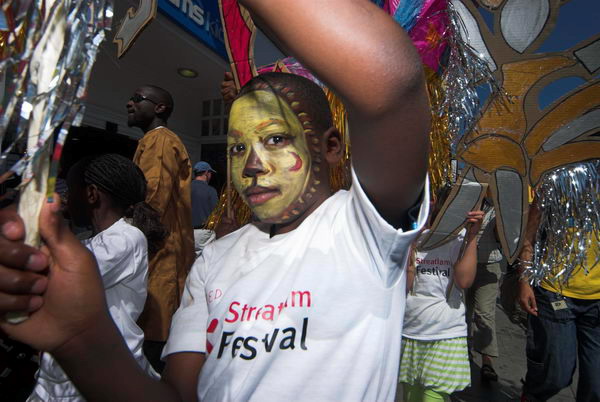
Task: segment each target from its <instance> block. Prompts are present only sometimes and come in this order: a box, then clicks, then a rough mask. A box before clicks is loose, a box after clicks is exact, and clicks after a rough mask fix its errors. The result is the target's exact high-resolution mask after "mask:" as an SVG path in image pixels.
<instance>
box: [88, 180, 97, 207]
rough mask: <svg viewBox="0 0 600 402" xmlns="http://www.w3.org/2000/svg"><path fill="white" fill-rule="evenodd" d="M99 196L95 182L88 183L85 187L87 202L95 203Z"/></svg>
mask: <svg viewBox="0 0 600 402" xmlns="http://www.w3.org/2000/svg"><path fill="white" fill-rule="evenodd" d="M99 198H100V193H99V191H98V187H97V186H96V185H95V184H90V185H89V186H87V187H86V199H87V202H88V203H89V204H95V203H96V202H98V199H99Z"/></svg>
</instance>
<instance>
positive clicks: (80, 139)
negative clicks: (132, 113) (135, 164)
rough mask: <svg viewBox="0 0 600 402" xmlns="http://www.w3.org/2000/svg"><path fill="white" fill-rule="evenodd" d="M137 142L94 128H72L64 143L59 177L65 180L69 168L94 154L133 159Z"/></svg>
mask: <svg viewBox="0 0 600 402" xmlns="http://www.w3.org/2000/svg"><path fill="white" fill-rule="evenodd" d="M137 143H138V141H137V140H136V139H133V138H130V137H127V136H125V135H120V134H117V133H115V132H110V131H106V130H102V129H99V128H94V127H72V128H71V130H70V131H69V137H68V138H67V141H66V143H65V146H64V149H63V153H62V158H61V166H60V167H61V169H60V172H59V177H62V178H65V175H66V174H67V172H68V171H69V168H70V167H71V166H73V165H74V164H75V163H77V161H79V160H80V159H82V158H84V157H86V156H90V155H96V154H105V153H115V154H119V155H123V156H124V157H126V158H129V159H133V155H134V154H135V149H136V147H137Z"/></svg>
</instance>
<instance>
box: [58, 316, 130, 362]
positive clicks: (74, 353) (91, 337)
mask: <svg viewBox="0 0 600 402" xmlns="http://www.w3.org/2000/svg"><path fill="white" fill-rule="evenodd" d="M90 322H91V323H90V325H88V326H86V328H85V329H84V330H83V331H81V332H79V333H77V334H75V335H74V336H72V337H71V338H69V339H68V340H67V341H66V342H64V343H63V344H62V345H60V346H58V347H57V348H55V349H54V350H52V351H50V352H51V353H52V355H53V356H54V357H55V358H56V359H57V360H58V361H59V362H60V363H61V365H62V364H66V363H67V362H68V361H70V360H79V361H82V360H85V359H88V358H89V359H92V360H94V359H98V358H100V359H102V358H105V357H106V353H107V351H109V350H114V349H115V347H116V345H117V343H120V342H122V341H123V340H122V338H121V335H120V333H119V332H118V330H117V328H116V327H115V324H114V322H113V321H112V318H111V317H110V316H109V315H108V313H107V314H102V315H100V316H99V317H96V319H94V320H90Z"/></svg>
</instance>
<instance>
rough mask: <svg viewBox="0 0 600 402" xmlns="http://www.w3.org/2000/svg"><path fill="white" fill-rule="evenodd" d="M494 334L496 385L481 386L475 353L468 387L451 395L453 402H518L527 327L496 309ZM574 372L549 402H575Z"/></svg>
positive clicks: (499, 308)
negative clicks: (565, 386)
mask: <svg viewBox="0 0 600 402" xmlns="http://www.w3.org/2000/svg"><path fill="white" fill-rule="evenodd" d="M496 333H497V336H498V349H499V354H500V356H499V357H498V358H497V359H496V360H495V361H494V368H495V370H496V373H498V377H499V379H498V382H497V383H491V384H489V385H484V384H482V383H481V379H480V378H481V377H480V375H479V373H480V370H481V356H480V355H479V354H478V353H474V359H473V360H474V362H473V363H472V364H471V386H470V387H468V388H467V389H466V390H464V391H462V392H458V393H455V394H453V395H452V400H453V401H455V402H459V401H460V402H480V401H485V402H488V401H489V402H506V401H519V400H520V397H521V379H522V378H524V377H525V373H526V371H527V358H526V356H525V341H526V336H527V335H526V333H527V331H526V327H525V325H524V324H514V323H512V322H511V321H510V320H509V318H508V316H507V315H506V313H505V312H504V311H503V310H502V307H501V306H500V305H497V306H496ZM577 378H578V375H577V371H576V372H575V376H574V378H573V383H572V384H571V386H570V387H568V388H565V389H563V390H562V391H561V392H560V393H558V394H557V395H556V396H554V397H553V398H551V399H549V401H550V402H574V401H575V391H576V389H577V388H576V386H577Z"/></svg>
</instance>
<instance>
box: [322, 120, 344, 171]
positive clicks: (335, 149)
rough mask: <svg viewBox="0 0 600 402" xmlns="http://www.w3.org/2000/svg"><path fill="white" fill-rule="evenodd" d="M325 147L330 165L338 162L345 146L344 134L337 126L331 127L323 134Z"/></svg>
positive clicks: (326, 157)
mask: <svg viewBox="0 0 600 402" xmlns="http://www.w3.org/2000/svg"><path fill="white" fill-rule="evenodd" d="M323 147H325V159H326V160H327V163H329V164H330V165H334V164H336V163H338V162H339V161H340V160H341V159H342V156H343V153H344V146H343V144H342V135H341V134H340V132H339V131H338V129H337V128H335V127H330V128H329V129H328V130H327V131H325V133H324V134H323Z"/></svg>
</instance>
